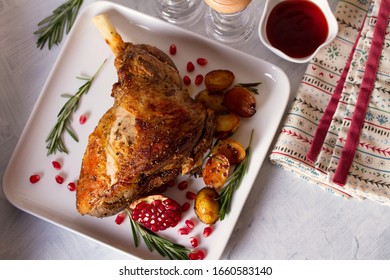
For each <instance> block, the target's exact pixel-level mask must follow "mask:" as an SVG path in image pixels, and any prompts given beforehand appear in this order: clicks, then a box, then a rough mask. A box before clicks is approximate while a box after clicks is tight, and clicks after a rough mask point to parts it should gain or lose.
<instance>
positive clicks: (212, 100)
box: [195, 89, 227, 114]
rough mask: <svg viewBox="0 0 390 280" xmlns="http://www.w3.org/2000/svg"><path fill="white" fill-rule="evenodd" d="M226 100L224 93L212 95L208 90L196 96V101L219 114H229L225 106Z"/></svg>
mask: <svg viewBox="0 0 390 280" xmlns="http://www.w3.org/2000/svg"><path fill="white" fill-rule="evenodd" d="M224 98H225V97H224V94H223V93H214V94H211V92H210V91H209V90H208V89H205V90H202V91H201V92H199V93H198V94H197V95H196V96H195V100H196V101H199V102H200V103H202V104H203V106H205V107H206V108H210V109H212V110H213V111H214V112H215V113H217V114H222V113H225V112H227V109H226V107H225V105H223V100H224Z"/></svg>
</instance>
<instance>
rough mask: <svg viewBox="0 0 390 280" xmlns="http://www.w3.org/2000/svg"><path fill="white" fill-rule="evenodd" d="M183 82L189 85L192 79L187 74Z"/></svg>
mask: <svg viewBox="0 0 390 280" xmlns="http://www.w3.org/2000/svg"><path fill="white" fill-rule="evenodd" d="M183 82H184V84H185V85H186V86H189V85H190V84H191V79H190V77H188V76H187V75H185V76H184V77H183Z"/></svg>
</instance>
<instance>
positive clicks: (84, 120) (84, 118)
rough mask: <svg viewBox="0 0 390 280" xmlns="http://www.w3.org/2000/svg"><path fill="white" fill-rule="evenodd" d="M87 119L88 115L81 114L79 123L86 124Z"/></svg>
mask: <svg viewBox="0 0 390 280" xmlns="http://www.w3.org/2000/svg"><path fill="white" fill-rule="evenodd" d="M86 121H87V116H86V115H81V116H80V118H79V123H80V124H85V123H86Z"/></svg>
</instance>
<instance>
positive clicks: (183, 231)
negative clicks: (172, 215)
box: [177, 227, 191, 235]
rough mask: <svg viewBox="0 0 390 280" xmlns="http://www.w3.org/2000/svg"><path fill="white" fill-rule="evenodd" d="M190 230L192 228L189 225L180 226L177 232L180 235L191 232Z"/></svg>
mask: <svg viewBox="0 0 390 280" xmlns="http://www.w3.org/2000/svg"><path fill="white" fill-rule="evenodd" d="M190 231H191V230H190V229H189V228H188V227H182V228H179V229H178V231H177V232H178V233H179V234H180V235H188V234H189V233H190Z"/></svg>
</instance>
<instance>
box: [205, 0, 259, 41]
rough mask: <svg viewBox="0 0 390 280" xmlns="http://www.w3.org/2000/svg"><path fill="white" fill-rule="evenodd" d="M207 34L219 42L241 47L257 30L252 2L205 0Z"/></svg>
mask: <svg viewBox="0 0 390 280" xmlns="http://www.w3.org/2000/svg"><path fill="white" fill-rule="evenodd" d="M205 2H206V4H207V5H208V7H207V10H206V16H205V24H206V32H207V34H208V36H209V37H211V38H213V39H216V40H217V41H220V42H223V43H227V44H231V45H240V44H242V43H244V42H246V41H247V40H249V38H250V37H251V35H252V34H253V31H254V29H255V8H254V5H253V3H252V1H250V0H241V1H239V0H218V1H216V0H205Z"/></svg>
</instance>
